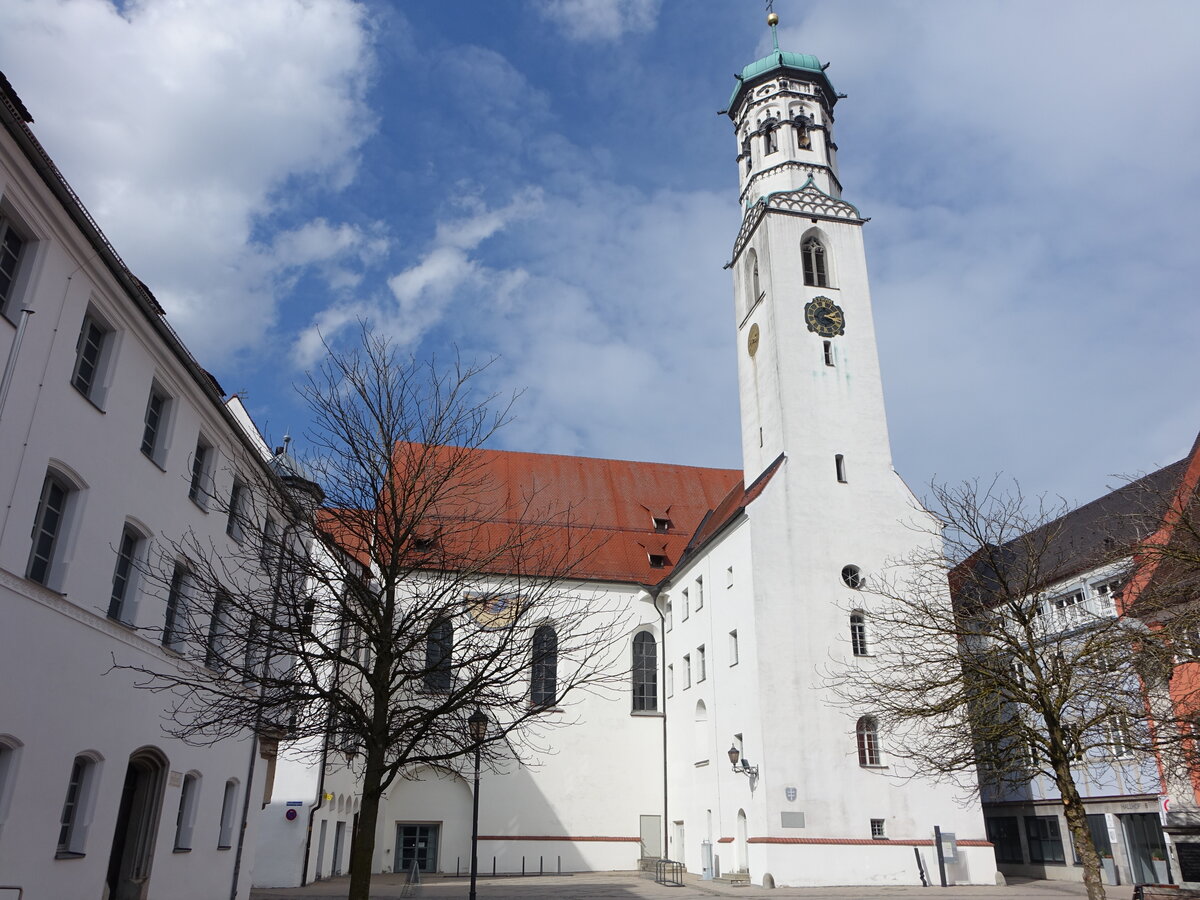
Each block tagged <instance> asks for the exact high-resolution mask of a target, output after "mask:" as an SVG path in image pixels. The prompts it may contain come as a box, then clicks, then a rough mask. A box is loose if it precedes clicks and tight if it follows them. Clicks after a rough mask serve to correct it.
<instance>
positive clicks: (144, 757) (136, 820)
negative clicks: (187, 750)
mask: <svg viewBox="0 0 1200 900" xmlns="http://www.w3.org/2000/svg"><path fill="white" fill-rule="evenodd" d="M166 773H167V758H166V757H165V756H163V755H162V753H160V752H159V751H158V750H156V749H154V748H153V747H143V748H142V749H140V750H136V751H134V752H133V753H132V754H131V755H130V757H129V765H128V766H127V767H126V769H125V782H124V784H123V785H122V787H121V802H120V805H119V806H118V807H117V824H116V828H115V829H114V831H113V840H112V849H111V850H110V851H109V855H108V872H107V877H106V879H105V881H106V886H107V888H108V897H109V898H110V900H143V898H144V897H145V896H146V892H147V890H148V889H149V887H150V867H151V864H152V863H153V862H154V837H155V835H156V834H157V833H158V819H159V814H160V813H161V812H162V795H163V788H164V786H165V785H166Z"/></svg>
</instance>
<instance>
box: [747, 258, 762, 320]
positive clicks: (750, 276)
mask: <svg viewBox="0 0 1200 900" xmlns="http://www.w3.org/2000/svg"><path fill="white" fill-rule="evenodd" d="M746 292H747V293H748V294H749V296H748V297H747V298H746V311H747V312H749V311H750V310H751V309H752V308H753V307H754V304H755V303H757V302H758V298H759V297H761V296H762V282H761V280H760V279H759V277H758V253H756V252H755V250H754V248H753V247H751V248H750V249H749V250H748V251H747V253H746Z"/></svg>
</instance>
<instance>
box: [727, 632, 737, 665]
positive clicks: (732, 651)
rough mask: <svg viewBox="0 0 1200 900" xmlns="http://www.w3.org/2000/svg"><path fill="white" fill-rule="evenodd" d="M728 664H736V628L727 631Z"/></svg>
mask: <svg viewBox="0 0 1200 900" xmlns="http://www.w3.org/2000/svg"><path fill="white" fill-rule="evenodd" d="M729 664H730V665H731V666H736V665H737V664H738V641H737V629H736V628H735V629H734V630H733V631H731V632H729Z"/></svg>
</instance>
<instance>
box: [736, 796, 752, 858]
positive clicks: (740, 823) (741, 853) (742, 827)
mask: <svg viewBox="0 0 1200 900" xmlns="http://www.w3.org/2000/svg"><path fill="white" fill-rule="evenodd" d="M734 850H735V852H736V854H737V870H738V871H739V872H749V871H750V860H749V854H748V853H747V852H746V811H745V810H744V809H739V810H738V814H737V842H736V843H735V844H734Z"/></svg>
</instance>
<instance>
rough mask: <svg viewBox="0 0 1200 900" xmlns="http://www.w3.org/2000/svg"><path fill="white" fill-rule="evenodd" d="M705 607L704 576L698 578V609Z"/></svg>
mask: <svg viewBox="0 0 1200 900" xmlns="http://www.w3.org/2000/svg"><path fill="white" fill-rule="evenodd" d="M703 608H704V576H703V575H701V576H698V577H697V578H696V609H698V610H700V609H703Z"/></svg>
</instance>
